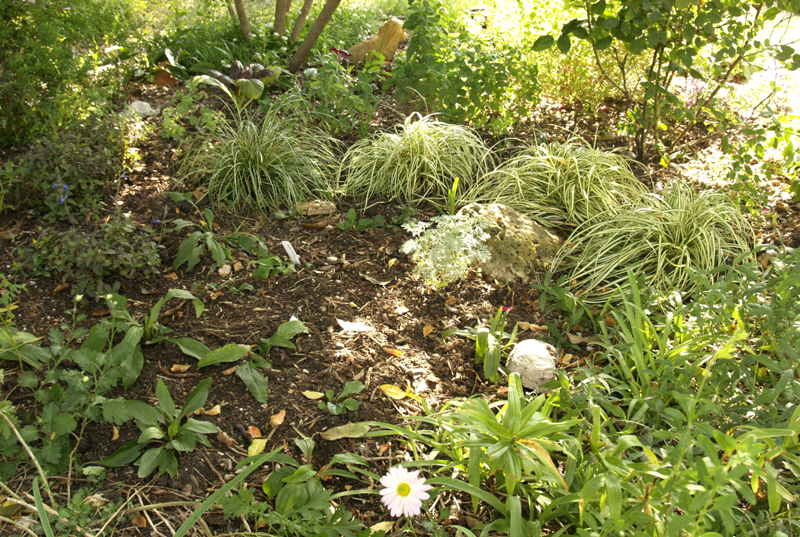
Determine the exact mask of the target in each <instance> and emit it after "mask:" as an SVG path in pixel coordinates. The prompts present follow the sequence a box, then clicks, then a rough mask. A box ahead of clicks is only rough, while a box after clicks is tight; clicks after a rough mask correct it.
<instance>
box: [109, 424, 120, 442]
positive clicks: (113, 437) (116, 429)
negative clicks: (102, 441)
mask: <svg viewBox="0 0 800 537" xmlns="http://www.w3.org/2000/svg"><path fill="white" fill-rule="evenodd" d="M112 429H113V431H114V432H113V433H112V434H111V441H112V442H116V441H117V440H119V427H115V426H112Z"/></svg>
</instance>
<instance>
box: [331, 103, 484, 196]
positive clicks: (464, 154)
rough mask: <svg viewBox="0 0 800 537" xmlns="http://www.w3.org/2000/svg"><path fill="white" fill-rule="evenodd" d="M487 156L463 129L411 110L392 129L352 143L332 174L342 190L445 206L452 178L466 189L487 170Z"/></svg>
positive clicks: (471, 135) (470, 131)
mask: <svg viewBox="0 0 800 537" xmlns="http://www.w3.org/2000/svg"><path fill="white" fill-rule="evenodd" d="M491 161H492V154H491V151H490V150H489V148H487V147H486V145H485V144H484V143H483V141H482V140H481V139H480V138H479V137H478V135H477V134H475V132H473V131H472V130H470V129H469V128H467V127H463V126H460V125H450V124H447V123H442V122H440V121H437V120H436V119H434V118H433V117H432V116H425V117H422V116H420V115H419V114H416V113H414V114H412V115H410V116H409V117H407V118H406V120H405V122H404V123H403V125H402V127H399V128H396V129H395V132H382V133H377V134H375V135H373V136H370V137H368V138H365V139H363V140H359V141H358V142H356V143H355V144H353V145H352V146H351V147H350V149H348V151H347V153H346V154H345V156H344V158H343V159H342V163H341V165H340V167H339V173H338V176H339V180H340V184H342V185H343V189H344V191H345V193H346V194H348V195H354V196H364V197H366V198H367V199H368V200H369V199H370V198H372V197H373V196H376V195H378V196H385V197H386V198H388V199H390V200H397V201H401V202H403V203H412V204H416V203H421V202H423V201H427V202H430V203H433V204H434V205H437V206H440V207H446V206H447V201H448V193H449V191H450V189H451V187H452V185H453V183H454V181H455V180H456V178H458V179H459V181H460V187H461V188H462V189H466V187H468V186H469V185H472V184H473V183H474V182H475V180H476V179H477V178H478V177H480V176H482V175H483V174H485V173H486V172H487V171H488V168H489V166H490V164H491ZM342 181H343V182H342Z"/></svg>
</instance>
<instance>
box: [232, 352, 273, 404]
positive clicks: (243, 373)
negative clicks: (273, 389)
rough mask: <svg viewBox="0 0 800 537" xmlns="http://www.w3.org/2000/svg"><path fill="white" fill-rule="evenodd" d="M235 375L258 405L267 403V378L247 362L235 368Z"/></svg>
mask: <svg viewBox="0 0 800 537" xmlns="http://www.w3.org/2000/svg"><path fill="white" fill-rule="evenodd" d="M236 375H237V376H238V377H239V378H240V379H242V382H244V385H245V386H247V389H248V390H249V391H250V393H251V394H252V395H253V397H255V398H256V400H257V401H258V402H259V403H266V402H267V395H268V393H269V392H268V391H267V386H268V381H267V378H266V377H265V376H264V375H262V374H261V372H260V371H258V369H256V368H255V367H253V365H252V364H251V363H249V362H247V363H244V364H240V365H239V366H237V367H236Z"/></svg>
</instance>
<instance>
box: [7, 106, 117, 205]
mask: <svg viewBox="0 0 800 537" xmlns="http://www.w3.org/2000/svg"><path fill="white" fill-rule="evenodd" d="M127 149H128V138H127V132H126V126H125V123H124V122H123V121H121V120H118V119H113V118H100V117H90V118H87V119H86V121H85V122H81V124H79V125H73V126H71V128H65V129H64V130H63V131H61V132H59V134H58V136H54V137H53V138H51V139H43V140H41V141H39V142H36V143H35V145H32V146H31V147H29V148H28V150H27V151H25V152H23V153H22V154H20V155H19V157H17V158H16V159H14V160H13V161H12V162H13V163H14V165H13V168H12V169H9V168H8V167H7V169H6V187H5V190H6V191H7V193H6V195H5V198H6V200H5V203H6V204H8V205H13V206H14V207H16V208H19V209H21V208H33V209H37V210H42V209H46V210H47V211H48V217H49V218H52V219H55V220H67V219H73V220H74V219H76V218H78V217H81V216H86V215H88V214H90V213H94V214H97V212H98V211H99V209H100V206H101V203H102V202H103V199H104V196H106V195H107V194H109V192H110V189H111V188H112V181H110V180H109V179H108V178H109V177H117V175H118V173H119V170H121V169H124V166H125V165H126V161H127V159H128V158H129V154H128V152H127ZM11 172H13V173H11Z"/></svg>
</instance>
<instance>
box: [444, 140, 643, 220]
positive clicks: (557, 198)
mask: <svg viewBox="0 0 800 537" xmlns="http://www.w3.org/2000/svg"><path fill="white" fill-rule="evenodd" d="M645 192H647V188H646V187H645V185H644V184H643V183H642V182H641V181H640V180H639V179H638V178H637V177H636V176H635V175H634V174H633V171H632V169H631V164H630V161H629V160H627V159H626V158H625V157H623V156H621V155H618V154H614V153H609V152H607V151H601V150H598V149H594V148H592V147H589V146H587V145H585V144H584V145H581V146H578V147H575V146H573V145H570V144H543V145H539V146H535V147H531V148H528V149H526V150H524V151H523V152H522V153H520V154H518V155H516V156H514V157H512V158H511V159H509V160H507V161H506V162H504V163H503V164H501V165H500V166H499V167H498V168H496V169H495V170H493V171H491V172H489V173H487V174H486V175H484V176H483V177H482V178H481V180H480V181H478V182H476V183H475V184H474V185H473V186H472V188H470V189H469V191H467V192H466V193H465V194H464V195H463V197H462V198H461V199H460V202H461V203H473V202H478V203H502V204H504V205H508V206H509V207H513V208H514V209H516V210H518V211H520V212H521V213H523V214H526V215H528V216H530V217H531V218H533V219H534V220H540V221H541V220H546V221H549V222H550V223H552V224H554V225H564V224H568V225H577V224H581V223H583V222H586V221H588V220H591V219H592V218H594V217H596V216H597V215H599V214H600V213H606V214H607V215H609V214H611V213H610V211H612V210H616V209H619V208H620V207H622V206H624V205H625V204H626V203H629V202H630V201H631V200H632V199H634V198H636V197H638V196H639V195H641V194H644V193H645Z"/></svg>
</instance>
